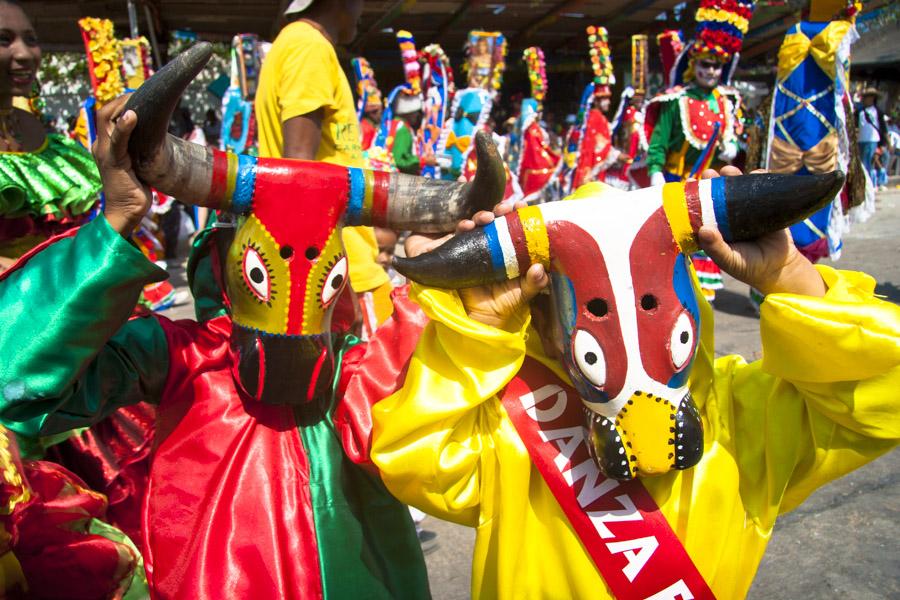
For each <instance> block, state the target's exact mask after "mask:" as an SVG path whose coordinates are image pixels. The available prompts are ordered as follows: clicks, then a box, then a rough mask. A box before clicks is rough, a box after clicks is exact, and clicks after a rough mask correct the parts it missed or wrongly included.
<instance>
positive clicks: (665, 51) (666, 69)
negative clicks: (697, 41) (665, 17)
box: [656, 29, 684, 88]
mask: <svg viewBox="0 0 900 600" xmlns="http://www.w3.org/2000/svg"><path fill="white" fill-rule="evenodd" d="M656 44H657V45H658V46H659V60H660V62H661V63H662V72H663V80H664V81H665V84H664V85H665V87H667V88H668V87H671V86H672V85H673V84H672V68H673V67H674V66H675V61H677V60H678V57H679V56H681V53H682V52H683V51H684V40H682V39H681V32H680V31H678V30H677V29H667V30H665V31H663V32H662V33H660V34H659V35H657V36H656Z"/></svg>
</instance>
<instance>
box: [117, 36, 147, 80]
mask: <svg viewBox="0 0 900 600" xmlns="http://www.w3.org/2000/svg"><path fill="white" fill-rule="evenodd" d="M119 52H120V53H121V55H122V80H123V81H124V82H125V87H126V88H127V89H130V90H136V89H138V88H139V87H141V85H143V83H144V82H145V81H146V80H147V79H149V78H150V76H151V75H153V65H152V61H151V60H150V42H148V41H147V38H145V37H143V36H141V37H139V38H128V39H124V40H122V41H120V42H119Z"/></svg>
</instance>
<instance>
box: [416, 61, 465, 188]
mask: <svg viewBox="0 0 900 600" xmlns="http://www.w3.org/2000/svg"><path fill="white" fill-rule="evenodd" d="M419 62H420V63H421V65H422V86H423V93H424V96H425V108H424V112H425V116H424V119H423V121H422V127H421V129H420V130H419V138H418V145H419V148H420V150H419V154H420V156H429V155H430V156H435V157H437V155H438V152H437V149H438V146H439V145H440V140H441V135H443V132H444V123H445V122H446V120H447V107H448V106H450V102H451V101H452V100H453V95H454V94H455V93H456V86H455V85H454V82H453V69H452V68H451V66H450V59H449V58H447V55H446V54H445V53H444V50H443V48H441V47H440V45H438V44H429V45H428V46H426V47H425V49H423V50H422V51H421V52H419ZM445 163H446V161H445ZM446 164H449V163H446ZM422 175H423V176H425V177H431V178H434V179H440V178H441V166H440V164H435V165H425V166H424V167H423V169H422Z"/></svg>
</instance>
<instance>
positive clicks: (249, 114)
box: [220, 33, 262, 153]
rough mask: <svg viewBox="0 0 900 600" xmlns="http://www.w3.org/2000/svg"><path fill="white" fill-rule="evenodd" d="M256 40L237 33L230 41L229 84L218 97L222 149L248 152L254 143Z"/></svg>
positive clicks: (258, 62) (258, 47)
mask: <svg viewBox="0 0 900 600" xmlns="http://www.w3.org/2000/svg"><path fill="white" fill-rule="evenodd" d="M259 49H260V42H259V37H258V36H257V35H256V34H255V33H239V34H237V35H235V36H234V37H233V38H232V39H231V82H230V83H229V85H228V89H227V90H225V95H224V96H223V97H222V131H221V136H220V146H221V148H223V149H225V150H231V151H233V152H237V153H242V152H248V151H249V150H250V149H251V148H254V147H255V144H256V113H255V112H254V99H255V98H256V86H257V84H258V83H259V72H260V67H261V66H262V59H261V58H260V51H259Z"/></svg>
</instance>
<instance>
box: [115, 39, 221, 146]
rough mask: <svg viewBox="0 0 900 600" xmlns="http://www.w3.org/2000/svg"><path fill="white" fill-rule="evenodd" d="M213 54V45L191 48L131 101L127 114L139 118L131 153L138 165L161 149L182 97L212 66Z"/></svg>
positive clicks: (137, 92)
mask: <svg viewBox="0 0 900 600" xmlns="http://www.w3.org/2000/svg"><path fill="white" fill-rule="evenodd" d="M212 51H213V50H212V44H210V43H209V42H200V43H198V44H195V45H194V46H191V47H190V48H189V49H187V50H185V51H184V52H182V53H181V54H179V55H178V56H176V57H175V58H174V59H173V60H172V61H170V62H169V63H168V64H166V65H165V66H164V67H163V68H162V69H160V70H159V71H158V72H157V73H156V74H155V75H153V77H151V78H150V79H148V80H147V81H146V82H144V84H143V85H142V86H141V87H140V88H138V89H137V91H136V92H134V93H133V94H132V95H131V97H130V98H129V99H128V102H127V103H126V104H125V110H133V111H134V112H135V113H137V116H138V124H137V126H136V128H135V130H134V132H132V134H131V139H130V140H129V143H128V151H129V153H130V154H131V156H132V157H133V158H134V159H136V160H137V162H138V163H141V162H144V161H146V160H148V159H149V158H151V157H152V156H153V155H154V153H155V152H156V151H157V149H158V148H159V146H160V145H161V143H162V141H163V138H164V137H165V135H166V132H167V131H168V128H169V119H171V117H172V113H173V112H174V111H175V107H176V106H177V105H178V100H179V99H180V98H181V94H182V93H184V90H185V88H187V86H188V84H189V83H190V82H191V81H193V79H194V77H196V76H197V74H198V73H200V71H202V70H203V67H205V66H206V63H207V62H209V59H210V57H211V56H212Z"/></svg>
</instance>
